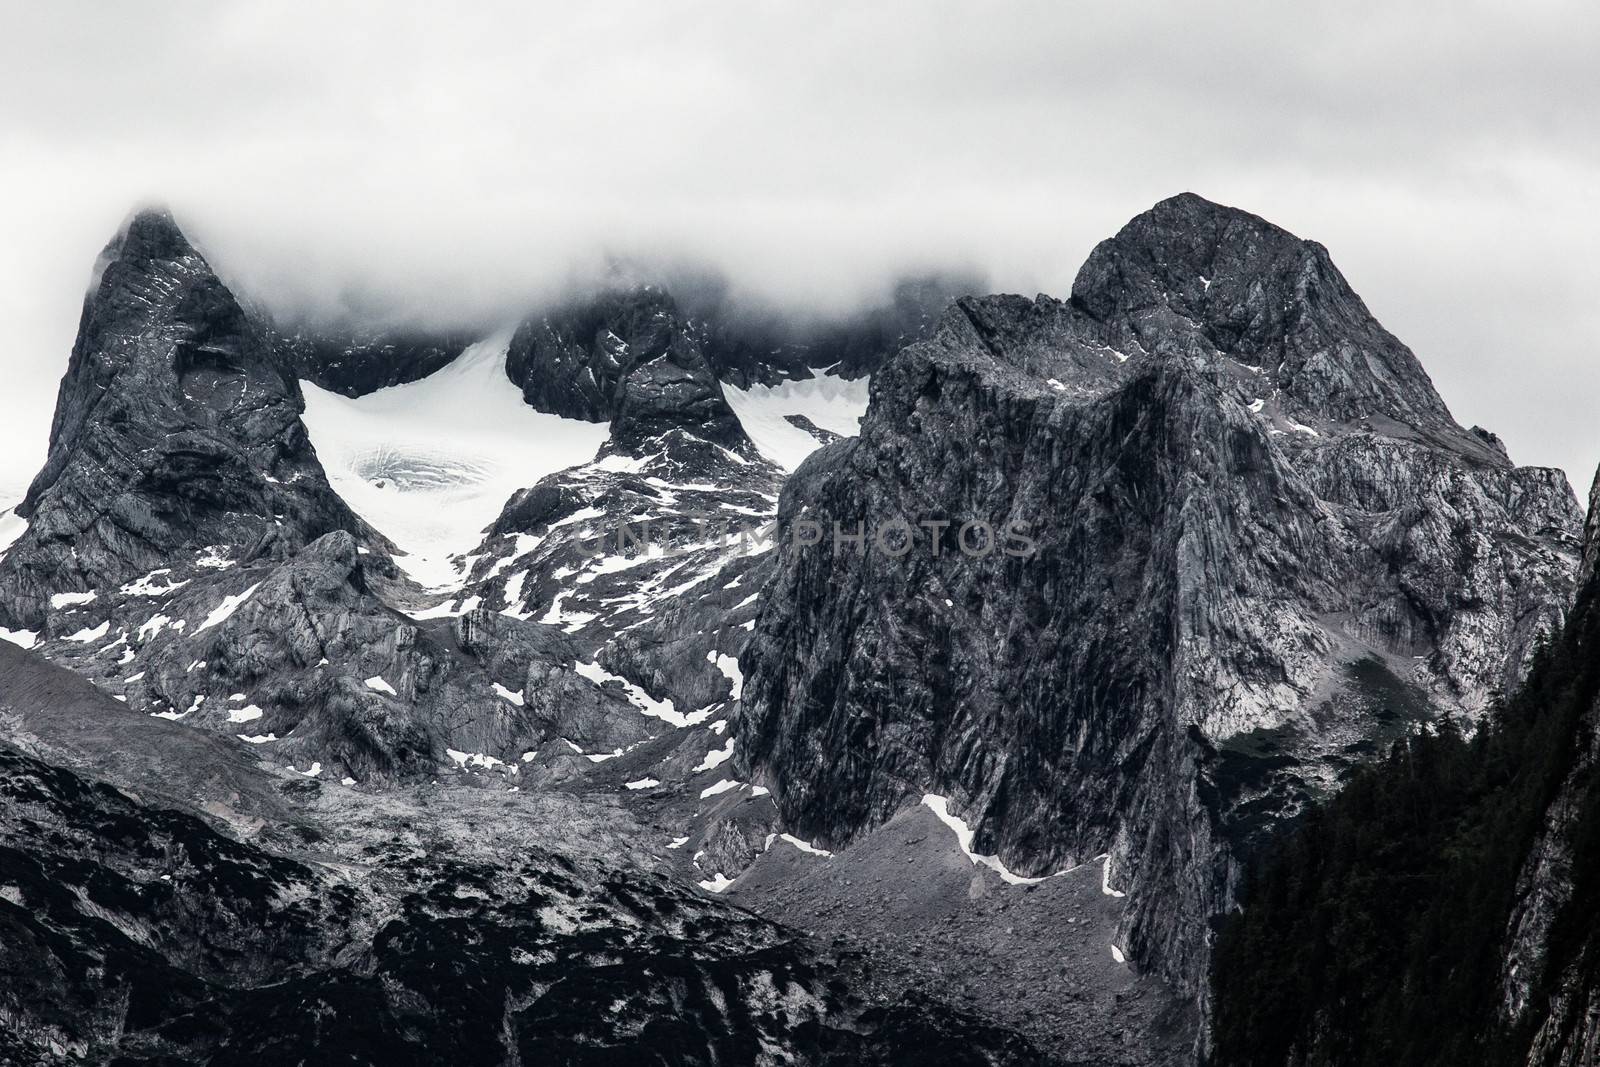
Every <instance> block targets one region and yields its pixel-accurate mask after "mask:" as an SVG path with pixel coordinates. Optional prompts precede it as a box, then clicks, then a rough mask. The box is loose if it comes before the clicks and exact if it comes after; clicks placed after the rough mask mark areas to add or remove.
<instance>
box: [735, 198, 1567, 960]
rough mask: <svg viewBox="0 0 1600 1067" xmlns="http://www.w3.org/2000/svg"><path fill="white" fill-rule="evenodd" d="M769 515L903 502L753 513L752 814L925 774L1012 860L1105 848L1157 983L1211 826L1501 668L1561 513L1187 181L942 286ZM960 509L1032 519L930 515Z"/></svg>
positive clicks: (1398, 357) (747, 684) (912, 796)
mask: <svg viewBox="0 0 1600 1067" xmlns="http://www.w3.org/2000/svg"><path fill="white" fill-rule="evenodd" d="M802 517H803V518H804V519H806V520H807V521H810V522H814V523H816V524H817V525H819V526H820V527H822V528H823V529H825V530H826V529H832V530H835V531H837V530H855V529H858V528H860V529H867V530H871V529H872V528H873V527H874V526H877V527H880V528H887V525H888V524H889V523H890V522H891V521H903V522H905V523H908V524H910V527H911V528H912V529H913V530H918V529H922V530H927V531H928V533H927V534H926V535H925V536H924V535H921V534H918V535H917V536H916V537H915V538H914V542H913V545H912V547H911V548H910V549H909V550H907V551H891V548H892V547H893V544H892V543H891V545H890V546H889V547H883V546H880V545H876V544H874V543H872V542H871V541H870V540H869V541H868V543H867V544H865V545H860V546H857V545H853V544H850V543H847V542H845V541H844V540H842V539H840V538H839V537H838V536H837V535H835V537H834V538H833V539H831V540H830V539H829V538H827V537H823V538H821V539H820V540H818V541H816V542H814V543H805V544H802V543H800V542H799V541H798V540H795V539H791V538H783V537H780V538H779V539H778V548H777V552H776V562H775V573H774V576H773V578H772V580H771V581H770V582H769V584H768V586H767V587H766V589H765V591H764V593H763V596H762V611H761V614H760V616H759V617H758V619H757V623H756V627H755V630H754V632H753V635H752V639H751V643H750V645H749V647H748V648H747V649H746V652H745V654H744V656H743V657H742V658H741V661H740V666H741V670H742V672H743V676H744V689H743V697H742V703H741V710H740V716H741V718H740V729H739V737H740V746H741V747H740V751H739V753H738V756H737V758H738V759H739V760H740V761H741V764H740V767H741V770H743V771H745V772H746V773H748V774H749V775H750V777H751V780H754V781H758V782H760V783H761V784H762V785H764V786H766V787H769V788H771V790H772V794H773V796H774V798H775V802H776V804H777V806H778V808H779V811H780V812H781V814H782V816H783V818H784V820H785V823H786V825H788V826H790V827H796V828H798V829H796V830H795V832H797V833H803V834H810V835H813V836H814V837H816V838H817V839H819V840H821V841H823V842H825V843H826V844H827V846H828V847H839V846H842V845H846V844H848V843H849V842H850V841H851V840H853V839H854V838H856V837H857V836H858V835H859V834H860V833H861V832H862V831H863V830H864V829H866V828H870V827H872V826H876V825H879V824H881V823H883V822H884V821H885V820H887V819H889V818H892V817H894V815H895V813H896V812H898V811H900V810H901V809H902V807H903V806H905V805H906V804H908V803H912V802H915V800H916V798H917V797H918V796H919V795H922V794H924V793H928V794H937V795H939V796H944V797H948V798H950V799H951V803H952V804H954V805H957V806H959V807H960V809H961V817H962V818H963V819H964V820H966V823H967V825H969V826H970V827H971V828H972V830H973V832H974V835H975V837H974V841H975V844H974V847H975V848H976V849H978V850H979V851H980V852H982V853H984V854H991V855H998V856H1000V857H1001V859H1002V861H1003V862H1005V863H1007V864H1014V865H1015V866H1014V868H1013V869H1014V870H1018V871H1020V872H1022V873H1024V874H1027V875H1030V876H1036V877H1045V876H1050V875H1052V874H1053V873H1054V872H1057V871H1062V870H1070V869H1072V868H1073V867H1074V866H1075V865H1077V864H1079V863H1082V862H1084V861H1085V859H1087V858H1090V857H1097V856H1102V855H1105V854H1109V856H1110V859H1109V866H1108V868H1107V871H1108V874H1107V877H1108V879H1109V881H1108V882H1107V883H1106V884H1107V885H1108V886H1115V887H1116V889H1117V891H1118V892H1123V893H1126V894H1127V897H1128V902H1129V909H1130V911H1129V915H1130V916H1131V917H1130V919H1129V920H1128V921H1127V923H1126V925H1125V928H1124V930H1123V931H1122V933H1123V934H1124V935H1125V937H1126V944H1127V945H1128V946H1129V947H1130V949H1131V952H1130V957H1131V958H1138V959H1139V960H1140V961H1141V963H1143V964H1146V965H1149V966H1153V967H1156V968H1158V969H1160V970H1162V971H1163V972H1164V973H1166V974H1167V975H1168V976H1170V977H1171V978H1173V980H1174V981H1175V982H1177V983H1178V984H1179V985H1180V986H1181V987H1184V988H1187V989H1191V990H1200V989H1201V987H1202V975H1203V973H1204V968H1205V958H1206V953H1207V944H1208V942H1207V937H1208V935H1207V934H1206V932H1205V931H1206V930H1207V929H1208V923H1209V922H1210V920H1211V918H1212V917H1213V916H1214V915H1216V914H1218V913H1220V912H1222V911H1225V910H1226V909H1227V907H1228V906H1229V905H1230V901H1231V894H1232V892H1233V887H1234V885H1235V883H1236V878H1237V875H1238V867H1237V864H1238V863H1239V862H1240V858H1241V857H1242V856H1247V855H1248V854H1249V853H1250V852H1251V850H1253V849H1254V848H1256V847H1258V846H1259V844H1260V843H1261V842H1262V841H1263V840H1265V839H1266V838H1267V836H1268V835H1270V834H1271V833H1272V832H1273V828H1274V827H1275V826H1277V825H1279V824H1281V823H1283V822H1286V821H1289V820H1291V819H1293V818H1294V816H1295V815H1296V814H1297V813H1298V812H1299V811H1301V810H1303V808H1304V807H1305V805H1306V804H1307V803H1308V802H1310V801H1311V800H1312V799H1314V798H1315V797H1317V796H1320V795H1324V794H1326V793H1328V792H1331V791H1333V790H1334V789H1336V788H1337V785H1338V783H1339V782H1340V780H1341V776H1342V775H1344V774H1346V773H1347V772H1348V770H1349V768H1350V767H1351V766H1352V765H1353V764H1354V763H1356V762H1359V761H1360V760H1361V759H1362V758H1364V757H1366V756H1368V755H1370V754H1372V753H1374V752H1380V751H1383V750H1384V749H1385V748H1386V747H1387V746H1388V744H1389V743H1390V741H1392V740H1393V739H1394V738H1395V737H1396V736H1400V735H1401V734H1402V733H1403V732H1405V731H1409V730H1410V729H1412V724H1414V723H1416V722H1420V721H1425V720H1429V719H1433V718H1436V717H1438V716H1440V715H1458V716H1459V715H1466V716H1479V715H1481V713H1482V712H1483V710H1484V708H1485V707H1486V706H1487V705H1488V704H1489V703H1490V702H1491V701H1492V699H1493V696H1494V694H1495V693H1496V692H1497V691H1506V690H1509V689H1510V688H1512V687H1514V686H1515V685H1516V683H1517V681H1518V680H1519V679H1520V677H1521V675H1522V672H1523V670H1524V668H1525V666H1526V664H1527V662H1528V659H1529V656H1530V654H1531V652H1532V650H1533V649H1534V648H1535V647H1536V646H1537V644H1538V642H1539V641H1540V639H1541V638H1542V637H1543V636H1544V635H1545V634H1547V633H1549V632H1550V631H1551V630H1552V629H1553V628H1554V627H1555V626H1556V625H1558V623H1559V620H1560V618H1561V613H1562V610H1563V607H1564V605H1565V604H1566V603H1567V598H1568V597H1569V595H1570V592H1571V580H1572V573H1573V571H1574V569H1575V568H1574V556H1575V551H1574V550H1575V548H1576V544H1577V541H1576V537H1575V534H1576V532H1577V520H1578V516H1577V514H1576V509H1575V508H1574V506H1573V500H1572V496H1571V492H1570V490H1569V489H1568V488H1567V486H1566V485H1565V482H1564V479H1563V478H1562V477H1561V475H1560V473H1559V472H1552V471H1548V470H1542V469H1537V468H1515V467H1513V466H1512V465H1511V464H1510V462H1509V461H1508V460H1507V459H1506V457H1505V456H1504V454H1503V453H1502V452H1501V451H1500V450H1499V449H1498V448H1497V447H1496V446H1495V442H1494V441H1492V440H1491V439H1490V438H1489V437H1488V436H1487V435H1485V434H1482V433H1479V434H1474V433H1472V432H1470V431H1468V430H1465V429H1463V428H1461V427H1460V426H1458V425H1456V423H1455V422H1454V421H1453V420H1452V419H1451V418H1450V415H1449V412H1448V410H1447V409H1446V408H1445V407H1444V405H1443V403H1442V401H1440V400H1439V398H1438V395H1437V393H1436V392H1435V391H1434V389H1433V386H1432V385H1431V383H1430V382H1429V381H1428V378H1427V376H1426V374H1425V373H1424V372H1423V371H1422V368H1421V367H1420V366H1419V365H1418V364H1417V362H1416V359H1415V357H1413V356H1412V354H1411V353H1410V351H1409V350H1408V349H1406V348H1405V346H1404V345H1402V344H1400V342H1399V341H1397V340H1395V338H1394V337H1393V336H1391V335H1390V334H1389V333H1388V332H1387V331H1385V330H1384V329H1383V328H1382V327H1381V326H1380V325H1379V324H1378V323H1377V322H1376V321H1374V320H1373V319H1372V317H1371V315H1370V314H1369V313H1368V312H1367V310H1366V308H1365V306H1364V305H1363V304H1362V303H1361V301H1360V299H1359V298H1358V297H1356V296H1355V294H1354V293H1353V292H1352V291H1351V290H1350V288H1349V286H1348V285H1347V284H1346V283H1345V281H1344V279H1343V277H1342V276H1341V275H1340V274H1339V273H1338V271H1337V270H1336V269H1335V268H1334V267H1333V265H1332V262H1331V260H1330V259H1329V258H1328V255H1327V253H1326V252H1325V251H1324V250H1323V249H1322V248H1321V246H1319V245H1315V244H1313V243H1311V242H1308V241H1302V240H1300V239H1299V238H1296V237H1294V236H1293V235H1291V234H1289V233H1288V232H1287V231H1284V230H1282V229H1280V228H1278V227H1275V226H1272V225H1271V224H1269V223H1266V222H1264V221H1263V220H1261V219H1258V218H1256V217H1255V216H1252V215H1248V214H1246V213H1244V212H1239V211H1234V210H1233V209H1229V208H1223V207H1220V206H1218V205H1215V204H1210V203H1209V202H1207V201H1205V200H1202V199H1201V198H1199V197H1194V196H1183V197H1178V198H1175V199H1173V200H1169V201H1164V202H1162V203H1161V204H1158V205H1156V207H1155V208H1153V209H1151V210H1150V211H1148V212H1145V213H1144V214H1142V215H1140V216H1139V217H1137V218H1135V219H1134V220H1132V221H1131V222H1130V223H1129V224H1128V225H1127V226H1125V227H1124V228H1123V230H1122V231H1121V232H1120V233H1119V234H1118V235H1117V236H1116V237H1114V238H1112V239H1111V240H1109V241H1106V242H1103V243H1102V244H1101V245H1099V246H1098V247H1097V248H1096V249H1095V251H1094V253H1093V255H1091V256H1090V258H1089V261H1088V262H1087V263H1086V264H1085V265H1084V267H1083V269H1082V270H1081V271H1080V273H1079V275H1078V281H1077V284H1076V285H1075V287H1074V292H1073V297H1072V299H1071V301H1068V302H1063V301H1060V300H1054V299H1052V298H1050V297H1046V296H1041V297H1039V298H1037V299H1034V300H1029V299H1026V298H1024V297H1018V296H991V297H982V298H969V299H963V300H960V301H957V303H956V304H955V305H954V306H953V307H952V309H951V310H950V311H949V312H948V313H947V314H946V315H945V317H944V319H943V320H942V322H941V324H940V327H939V329H938V330H937V331H936V332H935V334H934V335H933V336H932V337H931V338H930V339H929V340H927V341H924V342H922V343H919V344H915V345H911V346H908V347H906V348H904V349H902V350H901V351H900V352H898V353H897V354H896V355H895V356H893V357H892V358H891V359H889V360H888V361H887V362H886V363H885V364H884V365H883V366H882V367H881V368H880V369H879V370H878V372H877V373H876V374H875V375H874V377H873V382H872V404H871V407H870V409H869V411H868V413H867V416H866V418H865V420H864V421H863V424H862V432H861V434H860V436H859V437H857V438H855V439H852V440H848V441H844V442H840V443H837V444H834V445H829V446H827V447H826V448H825V449H823V450H822V451H821V452H819V453H817V454H816V455H815V456H813V457H812V458H811V459H810V460H808V461H807V463H806V464H805V465H804V466H803V467H801V468H800V469H799V470H798V471H797V472H795V474H794V475H792V476H791V477H790V479H789V480H788V482H787V483H785V485H784V489H783V494H782V500H781V502H780V505H779V512H778V520H779V525H780V527H783V526H785V524H789V523H794V522H797V521H798V520H799V519H801V518H802ZM928 523H932V524H934V525H932V526H929V525H925V524H928ZM979 523H981V524H982V525H983V526H985V527H987V528H988V529H990V530H992V531H1007V530H1009V529H1014V528H1015V524H1020V525H1021V526H1022V527H1023V528H1025V529H1026V530H1027V531H1028V536H1029V539H1030V543H1031V549H1032V550H1031V551H1029V552H1026V553H1022V554H1018V555H1011V554H1007V553H1005V552H1003V551H995V550H991V551H957V550H953V549H952V548H951V546H950V544H949V542H948V540H941V542H940V547H939V549H938V550H935V546H934V542H933V538H934V537H935V536H941V535H937V534H935V533H934V532H933V531H935V530H937V529H939V528H940V524H942V525H943V526H944V527H949V528H950V529H955V528H959V527H961V526H963V525H964V524H973V525H976V524H979ZM942 536H944V537H946V538H947V537H948V535H947V534H946V535H942ZM979 547H980V548H981V547H982V545H981V544H980V545H979Z"/></svg>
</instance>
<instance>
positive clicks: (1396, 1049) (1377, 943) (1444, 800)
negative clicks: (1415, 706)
mask: <svg viewBox="0 0 1600 1067" xmlns="http://www.w3.org/2000/svg"><path fill="white" fill-rule="evenodd" d="M1597 594H1600V587H1597V585H1596V582H1595V580H1594V579H1593V578H1592V577H1590V578H1589V579H1588V581H1587V582H1586V585H1585V588H1584V590H1583V591H1582V592H1581V593H1580V594H1579V597H1578V600H1577V604H1576V606H1575V607H1574V608H1573V609H1572V612H1571V614H1570V616H1569V617H1568V619H1567V622H1566V625H1565V627H1564V629H1563V630H1562V633H1561V634H1560V636H1559V637H1558V638H1557V639H1556V640H1554V641H1553V642H1552V644H1551V645H1550V647H1549V648H1548V649H1547V650H1546V651H1545V652H1543V653H1542V654H1541V655H1540V656H1539V657H1538V658H1537V660H1536V662H1535V665H1534V666H1533V669H1532V670H1531V671H1530V673H1529V676H1528V679H1527V681H1526V683H1525V684H1524V685H1523V686H1522V687H1521V688H1520V689H1519V690H1518V691H1517V692H1516V693H1515V694H1514V695H1513V696H1512V697H1511V698H1510V699H1508V700H1507V702H1506V703H1505V705H1504V706H1503V707H1502V708H1500V709H1498V711H1497V713H1496V714H1495V715H1494V717H1493V719H1492V720H1491V721H1490V723H1489V724H1487V726H1486V728H1485V729H1484V730H1482V731H1481V732H1480V733H1479V734H1478V735H1477V736H1475V737H1473V738H1472V739H1471V740H1470V741H1469V740H1465V739H1463V738H1462V737H1461V736H1460V735H1459V734H1458V733H1455V732H1452V731H1445V732H1443V733H1440V734H1438V735H1426V734H1425V735H1422V736H1419V737H1416V738H1414V739H1411V740H1410V741H1409V742H1407V743H1406V744H1404V745H1402V746H1399V747H1397V749H1396V751H1395V752H1394V754H1392V755H1391V756H1390V757H1389V758H1388V759H1387V760H1385V761H1384V762H1383V763H1382V764H1380V765H1378V766H1375V767H1373V768H1371V769H1370V770H1368V771H1366V772H1364V773H1363V774H1361V775H1360V776H1359V777H1358V778H1357V779H1356V781H1355V782H1354V783H1353V784H1352V785H1351V786H1350V788H1348V789H1347V790H1346V791H1345V792H1344V793H1342V794H1341V795H1340V796H1338V797H1337V798H1335V799H1334V800H1333V801H1332V802H1331V803H1329V804H1327V805H1326V807H1325V808H1322V809H1319V810H1316V811H1314V812H1312V813H1311V815H1310V816H1309V817H1308V818H1307V819H1306V821H1305V824H1304V825H1303V826H1302V827H1300V828H1299V829H1297V830H1296V832H1295V833H1294V834H1293V835H1292V836H1291V837H1290V838H1289V839H1288V840H1286V841H1285V842H1284V843H1283V844H1282V845H1281V846H1280V847H1278V848H1276V849H1274V850H1273V853H1272V855H1271V858H1270V862H1267V863H1265V864H1263V866H1262V868H1261V869H1260V870H1259V871H1258V872H1257V873H1256V876H1255V877H1254V878H1252V880H1251V883H1250V885H1249V889H1248V892H1247V893H1246V894H1245V900H1244V904H1245V906H1244V909H1243V911H1242V912H1241V913H1240V914H1238V915H1236V916H1234V917H1232V918H1231V919H1230V920H1229V922H1228V924H1227V926H1226V928H1225V931H1224V934H1223V936H1222V939H1221V941H1220V943H1219V946H1218V953H1217V959H1216V966H1215V970H1214V974H1213V978H1212V981H1213V984H1214V987H1215V991H1216V992H1215V1003H1216V1009H1217V1010H1216V1025H1215V1056H1214V1062H1216V1063H1217V1064H1219V1065H1223V1064H1228V1065H1231V1064H1274V1065H1277V1064H1340V1065H1347V1064H1389V1063H1413V1064H1435V1063H1436V1064H1453V1063H1462V1062H1469V1061H1470V1062H1473V1063H1480V1064H1485V1065H1499V1064H1506V1065H1511V1064H1529V1065H1540V1067H1555V1065H1577V1064H1583V1063H1590V1062H1593V1061H1594V1058H1595V1056H1596V1055H1597V1054H1600V1045H1597V1044H1596V1036H1595V1029H1594V1026H1593V1020H1594V1008H1593V1005H1594V1004H1595V1003H1596V998H1597V996H1600V980H1597V975H1600V971H1597V970H1596V965H1597V962H1600V927H1597V925H1596V923H1595V921H1594V916H1595V905H1596V902H1597V901H1600V788H1597V784H1600V780H1597V778H1596V767H1597V762H1596V757H1597V752H1596V749H1595V739H1596V737H1597V736H1600V735H1597V732H1596V725H1597V721H1596V715H1597V713H1600V711H1597V709H1600V601H1597V599H1596V598H1597Z"/></svg>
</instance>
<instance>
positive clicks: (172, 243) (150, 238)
mask: <svg viewBox="0 0 1600 1067" xmlns="http://www.w3.org/2000/svg"><path fill="white" fill-rule="evenodd" d="M198 254H199V253H197V252H196V251H195V247H194V245H193V244H191V243H190V241H189V238H188V237H187V236H186V235H185V234H184V232H183V228H182V227H180V226H179V225H178V221H177V219H175V218H174V217H173V215H172V211H171V209H170V208H168V207H167V206H166V205H165V204H145V205H141V206H139V207H136V208H134V209H133V210H132V211H131V212H129V213H128V216H127V217H126V218H125V219H123V222H122V225H121V226H119V227H118V228H117V232H116V234H115V235H114V236H113V237H112V238H111V240H110V241H108V242H107V243H106V246H105V248H104V249H102V250H101V252H100V256H99V258H98V259H96V260H95V263H94V269H93V270H92V271H91V272H90V275H89V294H90V295H91V296H92V295H93V294H94V293H95V292H96V291H97V290H98V289H99V288H100V281H101V279H102V278H104V277H105V273H106V268H107V267H109V266H111V264H113V263H117V262H122V263H128V264H132V265H135V266H139V267H145V266H148V265H149V264H151V263H154V262H162V261H167V262H170V261H175V260H179V259H183V258H185V257H188V256H196V255H198Z"/></svg>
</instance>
